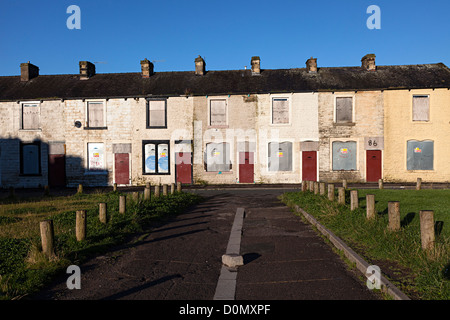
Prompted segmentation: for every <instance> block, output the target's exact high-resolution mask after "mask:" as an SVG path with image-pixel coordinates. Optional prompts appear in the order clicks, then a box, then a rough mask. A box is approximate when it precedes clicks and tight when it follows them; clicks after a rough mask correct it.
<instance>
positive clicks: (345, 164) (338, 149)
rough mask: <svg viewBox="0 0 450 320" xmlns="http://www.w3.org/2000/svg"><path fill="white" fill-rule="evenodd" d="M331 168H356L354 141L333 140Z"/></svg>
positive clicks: (348, 169) (349, 169)
mask: <svg viewBox="0 0 450 320" xmlns="http://www.w3.org/2000/svg"><path fill="white" fill-rule="evenodd" d="M332 152H333V155H332V157H333V170H336V171H338V170H347V171H351V170H356V152H357V149H356V141H334V142H333V146H332Z"/></svg>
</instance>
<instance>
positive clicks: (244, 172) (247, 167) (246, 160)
mask: <svg viewBox="0 0 450 320" xmlns="http://www.w3.org/2000/svg"><path fill="white" fill-rule="evenodd" d="M253 163H254V162H253V152H239V182H240V183H253V182H255V179H254V172H253V170H254V165H253Z"/></svg>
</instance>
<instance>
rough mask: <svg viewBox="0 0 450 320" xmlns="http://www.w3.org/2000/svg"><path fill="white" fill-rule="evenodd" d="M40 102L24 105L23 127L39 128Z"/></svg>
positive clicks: (25, 128) (28, 128)
mask: <svg viewBox="0 0 450 320" xmlns="http://www.w3.org/2000/svg"><path fill="white" fill-rule="evenodd" d="M39 109H40V108H39V104H37V103H24V104H23V105H22V129H24V130H33V129H39V114H40V110H39Z"/></svg>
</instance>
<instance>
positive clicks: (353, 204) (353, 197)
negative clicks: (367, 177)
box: [350, 190, 359, 211]
mask: <svg viewBox="0 0 450 320" xmlns="http://www.w3.org/2000/svg"><path fill="white" fill-rule="evenodd" d="M358 207H359V203H358V190H352V191H350V210H351V211H353V210H356V209H358Z"/></svg>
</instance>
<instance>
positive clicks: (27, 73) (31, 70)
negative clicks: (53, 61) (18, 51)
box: [20, 61, 39, 81]
mask: <svg viewBox="0 0 450 320" xmlns="http://www.w3.org/2000/svg"><path fill="white" fill-rule="evenodd" d="M37 76H39V68H38V67H37V66H35V65H34V64H31V63H30V61H28V62H26V63H21V64H20V81H30V80H31V79H33V78H36V77H37Z"/></svg>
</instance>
